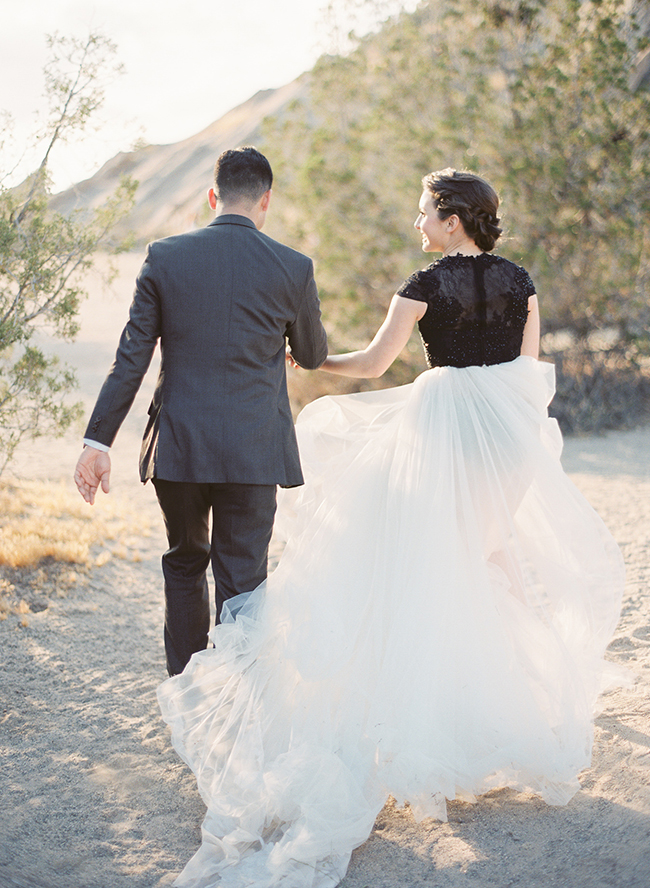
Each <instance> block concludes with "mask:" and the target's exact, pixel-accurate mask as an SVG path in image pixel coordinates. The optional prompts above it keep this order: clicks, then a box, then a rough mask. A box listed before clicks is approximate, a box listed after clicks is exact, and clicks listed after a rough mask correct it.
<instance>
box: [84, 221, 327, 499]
mask: <svg viewBox="0 0 650 888" xmlns="http://www.w3.org/2000/svg"><path fill="white" fill-rule="evenodd" d="M158 339H160V345H161V366H160V375H159V377H158V383H157V386H156V390H155V393H154V397H153V400H152V402H151V406H150V408H149V422H148V424H147V427H146V430H145V434H144V440H143V444H142V451H141V454H140V477H141V479H142V480H143V481H146V480H147V479H149V478H153V477H156V478H162V479H165V480H167V481H191V482H231V483H239V484H280V485H282V486H286V487H292V486H295V485H298V484H301V483H302V481H303V478H302V472H301V470H300V462H299V457H298V447H297V444H296V438H295V432H294V428H293V421H292V417H291V411H290V408H289V398H288V395H287V385H286V369H285V345H286V341H287V340H288V341H289V344H290V346H291V351H292V354H293V356H294V357H295V359H296V360H297V361H298V363H299V364H301V365H302V366H303V367H306V368H308V369H315V368H316V367H319V366H320V365H321V364H322V363H323V361H324V360H325V358H326V356H327V337H326V335H325V330H324V329H323V325H322V323H321V319H320V304H319V301H318V293H317V290H316V284H315V282H314V275H313V265H312V261H311V259H309V258H308V257H307V256H303V255H302V254H301V253H298V252H296V251H295V250H292V249H290V248H289V247H286V246H284V245H283V244H280V243H278V242H277V241H274V240H272V239H271V238H270V237H267V236H266V235H265V234H263V233H262V232H261V231H258V230H257V228H256V227H255V225H254V223H253V222H251V221H250V220H249V219H247V218H246V217H244V216H236V215H223V216H218V217H217V218H216V219H214V221H213V222H211V223H210V224H209V225H208V226H207V227H206V228H202V229H198V230H196V231H192V232H189V233H187V234H181V235H177V236H174V237H168V238H164V239H163V240H160V241H156V242H154V243H152V244H150V245H149V247H148V251H147V256H146V259H145V261H144V264H143V266H142V268H141V270H140V273H139V275H138V278H137V281H136V288H135V295H134V298H133V304H132V305H131V311H130V315H129V321H128V323H127V325H126V327H125V328H124V331H123V333H122V337H121V339H120V344H119V347H118V350H117V354H116V357H115V362H114V364H113V366H112V368H111V370H110V372H109V374H108V377H107V378H106V381H105V383H104V385H103V387H102V390H101V392H100V394H99V398H98V399H97V403H96V405H95V408H94V410H93V412H92V415H91V417H90V420H89V422H88V427H87V429H86V433H85V437H86V438H90V439H92V440H94V441H97V442H99V443H102V444H106V445H111V444H112V443H113V440H114V438H115V436H116V434H117V432H118V429H119V427H120V425H121V423H122V421H123V420H124V417H125V416H126V414H127V413H128V411H129V408H130V407H131V404H132V403H133V399H134V398H135V395H136V393H137V391H138V388H139V387H140V383H141V382H142V379H143V377H144V375H145V373H146V371H147V369H148V367H149V364H150V362H151V358H152V355H153V352H154V348H155V346H156V342H157V341H158Z"/></svg>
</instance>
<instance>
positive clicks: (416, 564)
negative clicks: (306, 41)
mask: <svg viewBox="0 0 650 888" xmlns="http://www.w3.org/2000/svg"><path fill="white" fill-rule="evenodd" d="M497 208H498V198H497V196H496V194H495V192H494V191H493V189H492V188H491V187H490V186H489V185H488V184H487V183H486V182H485V181H484V180H482V179H480V178H479V177H478V176H475V175H473V174H471V173H461V172H456V171H453V170H445V171H443V172H441V173H433V174H431V175H430V176H427V177H426V179H425V180H424V192H423V194H422V197H421V200H420V206H419V215H418V217H417V220H416V222H415V227H416V229H417V230H418V231H419V232H420V233H421V236H422V248H423V250H424V251H425V252H440V253H442V254H443V255H442V258H441V259H439V260H437V261H436V262H434V263H433V264H432V265H430V266H428V267H427V268H425V269H423V270H421V271H419V272H416V273H415V274H414V275H412V276H411V277H410V278H409V279H408V280H407V281H406V282H405V284H404V285H403V286H402V287H401V288H400V290H399V291H398V293H397V294H396V295H395V297H394V298H393V300H392V303H391V306H390V309H389V312H388V316H387V318H386V321H385V322H384V324H383V325H382V327H381V329H380V330H379V331H378V333H377V335H376V336H375V338H374V339H373V341H372V343H371V344H370V345H369V346H368V347H367V348H366V349H364V350H363V351H359V352H353V353H350V354H347V355H334V356H331V357H329V358H328V359H327V361H326V364H325V365H324V369H326V370H328V371H330V372H334V373H343V374H347V375H352V376H359V377H370V376H379V375H381V373H383V372H384V371H385V370H386V368H387V367H388V366H389V365H390V363H391V362H392V361H393V360H394V358H395V357H396V356H397V355H398V354H399V352H400V351H401V349H402V348H403V346H404V345H405V344H406V342H407V339H408V337H409V335H410V332H411V330H412V327H413V324H414V323H415V322H416V321H418V322H419V326H420V331H421V334H422V338H423V340H424V345H425V350H426V353H427V359H428V363H429V367H430V369H429V370H427V371H426V372H424V373H423V374H421V375H420V376H419V377H418V378H417V379H416V380H415V382H414V383H412V384H410V385H407V386H403V387H400V388H396V389H388V390H384V391H379V392H368V393H360V394H356V395H344V396H339V397H330V398H322V399H320V400H318V401H316V402H314V403H313V404H311V405H309V406H308V407H307V408H306V409H305V410H304V411H303V413H302V414H301V416H300V418H299V420H298V425H297V428H298V436H299V443H300V449H301V456H302V460H303V467H304V470H305V476H306V484H305V486H304V487H303V488H299V489H298V490H297V491H287V492H286V495H285V498H284V500H283V502H282V503H281V508H280V511H279V516H278V532H280V533H282V534H283V535H284V537H285V538H286V539H287V544H286V547H285V550H284V553H283V556H282V558H281V560H280V563H279V566H278V567H277V569H276V570H275V571H274V573H273V574H272V575H271V576H270V577H269V579H268V581H267V583H266V584H264V585H263V586H261V587H260V588H259V589H257V590H256V591H255V592H253V593H250V595H248V596H246V598H247V600H246V601H245V602H244V603H243V604H242V601H241V599H243V598H244V596H240V597H239V598H238V599H237V605H236V607H237V608H238V612H237V614H236V616H234V615H233V614H232V613H231V614H230V616H228V615H224V618H225V619H224V618H222V619H223V623H222V625H221V626H219V627H217V628H216V629H215V630H214V632H213V634H212V636H211V637H212V639H213V641H214V643H215V648H214V650H212V649H211V650H206V651H202V652H201V653H199V654H195V655H194V657H193V658H192V661H191V663H190V664H189V665H188V667H187V668H186V670H185V672H184V673H183V674H182V675H180V676H176V677H174V678H173V679H170V680H169V681H168V682H165V683H164V684H163V685H162V687H161V688H160V690H159V698H160V702H161V707H162V710H163V715H164V718H165V719H166V721H168V722H169V724H170V725H171V727H172V733H173V738H172V739H173V743H174V745H175V747H176V749H177V750H178V752H179V753H180V755H181V756H182V757H183V758H184V759H185V761H186V762H187V763H188V764H189V765H190V767H192V769H193V770H194V771H195V773H196V777H197V781H198V786H199V790H200V792H201V794H202V796H203V798H204V801H205V803H206V805H207V808H208V811H207V815H206V818H205V821H204V825H203V844H202V847H201V849H200V850H199V851H198V852H197V854H196V855H195V857H194V858H193V859H192V860H191V861H190V863H189V864H188V865H187V867H186V868H185V870H184V871H183V873H182V875H181V876H180V877H179V880H178V881H177V882H176V883H175V884H177V885H183V886H192V888H208V886H213V885H223V886H239V888H244V886H245V888H271V886H273V888H278V886H285V888H330V886H335V885H337V884H338V882H339V881H340V880H341V879H342V878H343V876H344V875H345V871H346V868H347V864H348V861H349V857H350V853H351V851H352V850H353V849H354V848H355V847H356V846H358V845H360V844H361V843H362V842H364V841H365V839H366V838H367V837H368V835H369V833H370V831H371V829H372V826H373V823H374V820H375V817H376V815H377V814H378V812H379V811H380V810H381V808H382V806H383V804H384V802H385V801H386V798H387V797H388V796H389V795H392V796H393V797H394V798H396V799H397V801H398V802H400V803H404V802H407V801H408V802H409V803H410V806H411V809H412V810H413V813H414V815H415V816H416V817H417V818H422V817H438V818H440V819H446V810H445V800H446V799H453V798H462V799H465V800H472V799H473V798H474V797H475V796H476V795H477V794H479V793H482V792H485V791H487V790H489V789H493V788H496V787H504V786H509V787H513V788H516V789H521V790H524V791H529V792H530V791H532V792H536V793H538V794H539V795H541V796H542V797H543V798H544V799H546V800H547V801H548V802H549V803H551V804H565V803H566V802H567V801H568V800H569V799H570V798H571V796H572V795H573V794H574V792H575V791H576V790H577V788H578V782H577V774H578V773H579V771H580V770H581V769H583V768H584V767H586V766H587V765H588V764H589V760H590V752H591V743H592V713H593V705H594V701H595V698H596V696H597V694H598V691H599V688H600V686H601V682H602V679H603V672H604V660H603V652H604V650H605V647H606V645H607V643H608V642H609V639H610V637H611V634H612V632H613V629H614V627H615V624H616V620H617V618H618V612H619V607H620V597H621V590H622V584H623V576H622V564H621V558H620V553H619V551H618V549H617V547H616V545H615V543H614V541H613V540H612V538H611V537H610V535H609V533H608V532H607V530H606V529H605V527H604V526H603V524H602V522H601V521H600V519H599V518H598V516H597V515H596V514H595V513H594V512H593V510H591V508H590V507H589V505H588V504H587V503H586V502H585V500H584V499H583V498H582V497H581V495H580V494H579V493H578V491H577V490H576V489H575V487H574V486H573V485H572V484H571V482H570V481H569V480H568V479H567V478H566V476H565V475H564V473H563V472H562V469H561V466H560V463H559V452H560V447H561V441H560V437H559V432H558V430H557V426H556V424H555V422H554V421H552V420H550V419H549V418H548V416H547V413H546V406H547V404H548V401H549V400H550V398H551V396H552V368H551V367H550V366H549V365H545V364H540V363H539V362H538V361H537V360H536V357H537V350H538V341H539V315H538V308H537V299H536V296H535V295H534V287H533V285H532V282H531V281H530V278H529V276H528V275H527V273H526V272H525V271H524V270H523V269H521V268H519V267H518V266H516V265H514V264H513V263H511V262H509V261H507V260H505V259H503V258H501V257H498V256H494V255H492V254H491V252H490V251H491V250H492V248H493V246H494V244H495V242H496V239H497V238H498V236H499V234H500V228H499V220H498V218H497Z"/></svg>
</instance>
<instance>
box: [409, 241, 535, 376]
mask: <svg viewBox="0 0 650 888" xmlns="http://www.w3.org/2000/svg"><path fill="white" fill-rule="evenodd" d="M534 292H535V287H534V285H533V282H532V280H531V279H530V276H529V274H528V272H527V271H526V270H525V269H524V268H522V267H521V266H519V265H515V263H514V262H510V261H509V260H508V259H504V258H503V257H502V256H495V255H494V254H492V253H481V254H480V255H479V256H443V258H442V259H438V260H437V261H436V262H434V263H433V264H431V265H429V266H427V268H423V269H421V270H420V271H416V272H415V273H414V274H412V275H411V276H410V277H409V278H408V279H407V280H406V281H404V283H403V284H402V286H401V287H400V288H399V290H398V291H397V295H398V296H404V297H406V298H407V299H415V300H417V301H418V302H426V303H427V305H428V308H427V310H426V313H425V314H424V316H423V317H422V319H421V320H420V322H419V328H420V335H421V336H422V342H423V344H424V350H425V352H426V356H427V364H428V365H429V367H469V366H472V365H475V364H502V363H505V362H507V361H513V360H514V359H515V358H516V357H518V355H519V353H520V350H521V341H522V337H523V332H524V325H525V323H526V319H527V317H528V297H529V296H532V295H533V293H534Z"/></svg>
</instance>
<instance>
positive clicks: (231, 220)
mask: <svg viewBox="0 0 650 888" xmlns="http://www.w3.org/2000/svg"><path fill="white" fill-rule="evenodd" d="M212 225H243V226H244V228H254V229H255V231H257V226H256V225H255V223H254V222H253V220H252V219H249V218H248V216H239V215H236V214H235V213H224V214H223V215H221V216H215V218H214V219H213V220H212V222H210V223H209V225H208V228H210V227H211V226H212Z"/></svg>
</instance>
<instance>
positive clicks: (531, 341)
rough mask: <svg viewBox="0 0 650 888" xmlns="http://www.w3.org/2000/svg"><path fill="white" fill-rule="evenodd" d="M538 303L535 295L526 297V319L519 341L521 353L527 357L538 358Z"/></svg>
mask: <svg viewBox="0 0 650 888" xmlns="http://www.w3.org/2000/svg"><path fill="white" fill-rule="evenodd" d="M539 333H540V322H539V303H538V301H537V296H536V295H535V294H533V295H532V296H529V297H528V320H527V321H526V326H525V327H524V338H523V340H522V343H521V354H522V355H527V356H528V357H529V358H539Z"/></svg>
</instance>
